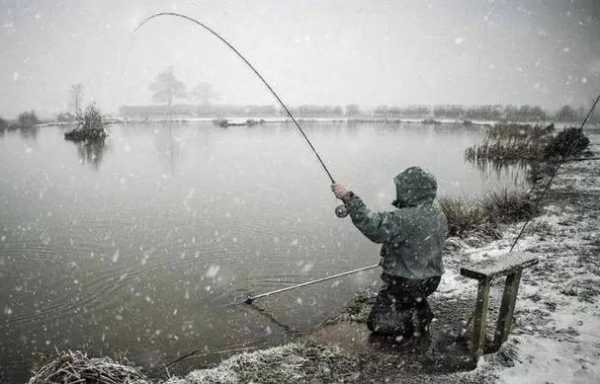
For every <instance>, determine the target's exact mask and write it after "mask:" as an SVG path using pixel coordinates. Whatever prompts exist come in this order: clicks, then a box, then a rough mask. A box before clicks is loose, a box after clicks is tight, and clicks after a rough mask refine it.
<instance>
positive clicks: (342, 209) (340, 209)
mask: <svg viewBox="0 0 600 384" xmlns="http://www.w3.org/2000/svg"><path fill="white" fill-rule="evenodd" d="M162 16H171V17H177V18H181V19H183V20H187V21H189V22H191V23H194V24H195V25H197V26H199V27H201V28H203V29H204V30H206V31H208V32H210V33H211V34H212V35H213V36H215V37H216V38H217V39H219V40H221V42H223V43H224V44H225V45H226V46H227V47H229V49H231V50H232V51H233V52H234V53H235V54H236V55H237V56H238V57H239V58H240V59H242V61H243V62H244V63H245V64H246V65H247V66H248V68H250V69H251V70H252V72H254V74H255V75H256V76H257V77H258V78H259V79H260V81H262V83H263V84H264V85H265V87H267V89H268V90H269V92H271V94H272V95H273V96H274V97H275V99H276V100H277V102H278V103H279V105H281V108H283V110H284V111H285V113H286V114H287V115H288V116H289V118H290V119H291V120H292V123H293V124H294V126H295V127H296V128H297V129H298V132H300V134H301V135H302V137H303V138H304V140H305V141H306V143H307V144H308V146H309V147H310V149H311V151H312V152H313V153H314V155H315V156H316V158H317V160H318V161H319V163H320V164H321V167H322V168H323V170H324V171H325V174H326V175H327V177H328V178H329V181H331V184H335V180H334V178H333V176H332V175H331V172H330V171H329V169H328V168H327V166H326V165H325V162H324V161H323V159H322V158H321V155H319V152H317V149H316V148H315V147H314V145H313V144H312V142H311V141H310V139H309V138H308V136H307V135H306V132H304V129H302V127H301V126H300V123H298V120H296V118H295V117H294V115H293V114H292V112H291V111H290V109H289V108H288V107H287V105H286V104H285V103H284V102H283V100H282V99H281V97H280V96H279V95H278V94H277V92H275V90H274V89H273V87H271V85H270V84H269V83H268V82H267V80H265V78H264V77H263V76H262V75H261V74H260V72H258V70H257V69H256V68H255V67H254V65H252V63H250V61H248V59H246V57H245V56H244V55H242V53H241V52H240V51H239V50H238V49H237V48H235V47H234V46H233V45H232V44H231V43H230V42H229V41H227V40H226V39H225V38H224V37H223V36H221V35H220V34H219V33H217V32H216V31H215V30H214V29H212V28H210V27H209V26H207V25H206V24H204V23H202V22H201V21H199V20H197V19H194V18H193V17H190V16H187V15H184V14H182V13H177V12H159V13H155V14H153V15H150V16H148V17H146V18H145V19H144V20H142V22H141V23H139V24H138V26H137V27H135V29H134V32H137V31H138V30H139V29H140V28H142V27H143V26H144V25H145V24H146V23H148V22H149V21H150V20H152V19H155V18H158V17H162ZM335 214H336V216H337V217H340V218H342V217H346V216H347V215H348V212H347V210H346V209H345V206H344V205H340V206H338V207H337V208H336V209H335Z"/></svg>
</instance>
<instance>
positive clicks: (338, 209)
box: [335, 204, 348, 219]
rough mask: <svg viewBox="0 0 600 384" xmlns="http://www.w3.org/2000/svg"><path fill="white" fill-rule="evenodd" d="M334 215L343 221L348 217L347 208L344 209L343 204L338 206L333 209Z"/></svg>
mask: <svg viewBox="0 0 600 384" xmlns="http://www.w3.org/2000/svg"><path fill="white" fill-rule="evenodd" d="M335 215H336V216H337V217H339V218H340V219H343V218H344V217H346V216H348V208H346V206H345V205H344V204H342V205H338V206H337V207H335Z"/></svg>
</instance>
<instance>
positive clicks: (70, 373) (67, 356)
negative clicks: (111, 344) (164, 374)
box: [28, 351, 150, 384]
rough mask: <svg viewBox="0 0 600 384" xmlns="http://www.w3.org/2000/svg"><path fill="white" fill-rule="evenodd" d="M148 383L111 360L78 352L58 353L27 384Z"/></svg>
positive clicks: (132, 370) (133, 369)
mask: <svg viewBox="0 0 600 384" xmlns="http://www.w3.org/2000/svg"><path fill="white" fill-rule="evenodd" d="M50 383H61V384H149V383H150V382H149V381H148V380H147V379H146V377H145V376H144V375H142V374H141V373H140V372H138V371H137V370H136V369H135V368H132V367H128V366H125V365H121V364H117V363H115V362H114V361H112V360H111V359H109V358H107V357H104V358H92V359H90V358H88V357H87V355H85V354H84V353H82V352H79V351H76V352H71V351H67V352H62V353H60V354H59V355H58V357H57V358H56V359H54V360H52V361H51V362H49V363H48V364H46V365H44V366H42V367H41V368H40V369H38V370H37V371H36V372H34V373H33V377H32V378H31V379H30V380H29V382H28V384H50Z"/></svg>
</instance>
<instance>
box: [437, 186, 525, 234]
mask: <svg viewBox="0 0 600 384" xmlns="http://www.w3.org/2000/svg"><path fill="white" fill-rule="evenodd" d="M440 205H441V207H442V210H443V211H444V214H445V215H446V219H447V220H448V236H449V237H461V238H464V237H469V236H471V235H478V236H484V237H490V238H498V237H499V234H498V231H497V227H498V224H510V223H515V222H519V221H522V220H526V219H528V218H530V217H532V216H533V215H534V214H535V212H534V209H533V204H532V202H531V200H530V198H529V196H528V195H527V194H526V193H525V192H519V191H509V190H503V191H500V192H491V193H489V194H487V195H486V196H484V197H483V198H481V199H479V200H473V201H466V200H462V199H455V198H442V199H440Z"/></svg>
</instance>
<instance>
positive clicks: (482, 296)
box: [472, 278, 491, 358]
mask: <svg viewBox="0 0 600 384" xmlns="http://www.w3.org/2000/svg"><path fill="white" fill-rule="evenodd" d="M490 283H491V279H489V278H487V279H482V280H479V287H478V288H477V303H476V304H475V313H474V315H473V338H472V349H473V352H474V354H475V357H476V358H477V357H479V356H481V355H482V354H483V351H484V348H485V336H486V328H487V327H486V324H487V312H488V305H489V303H490Z"/></svg>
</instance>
